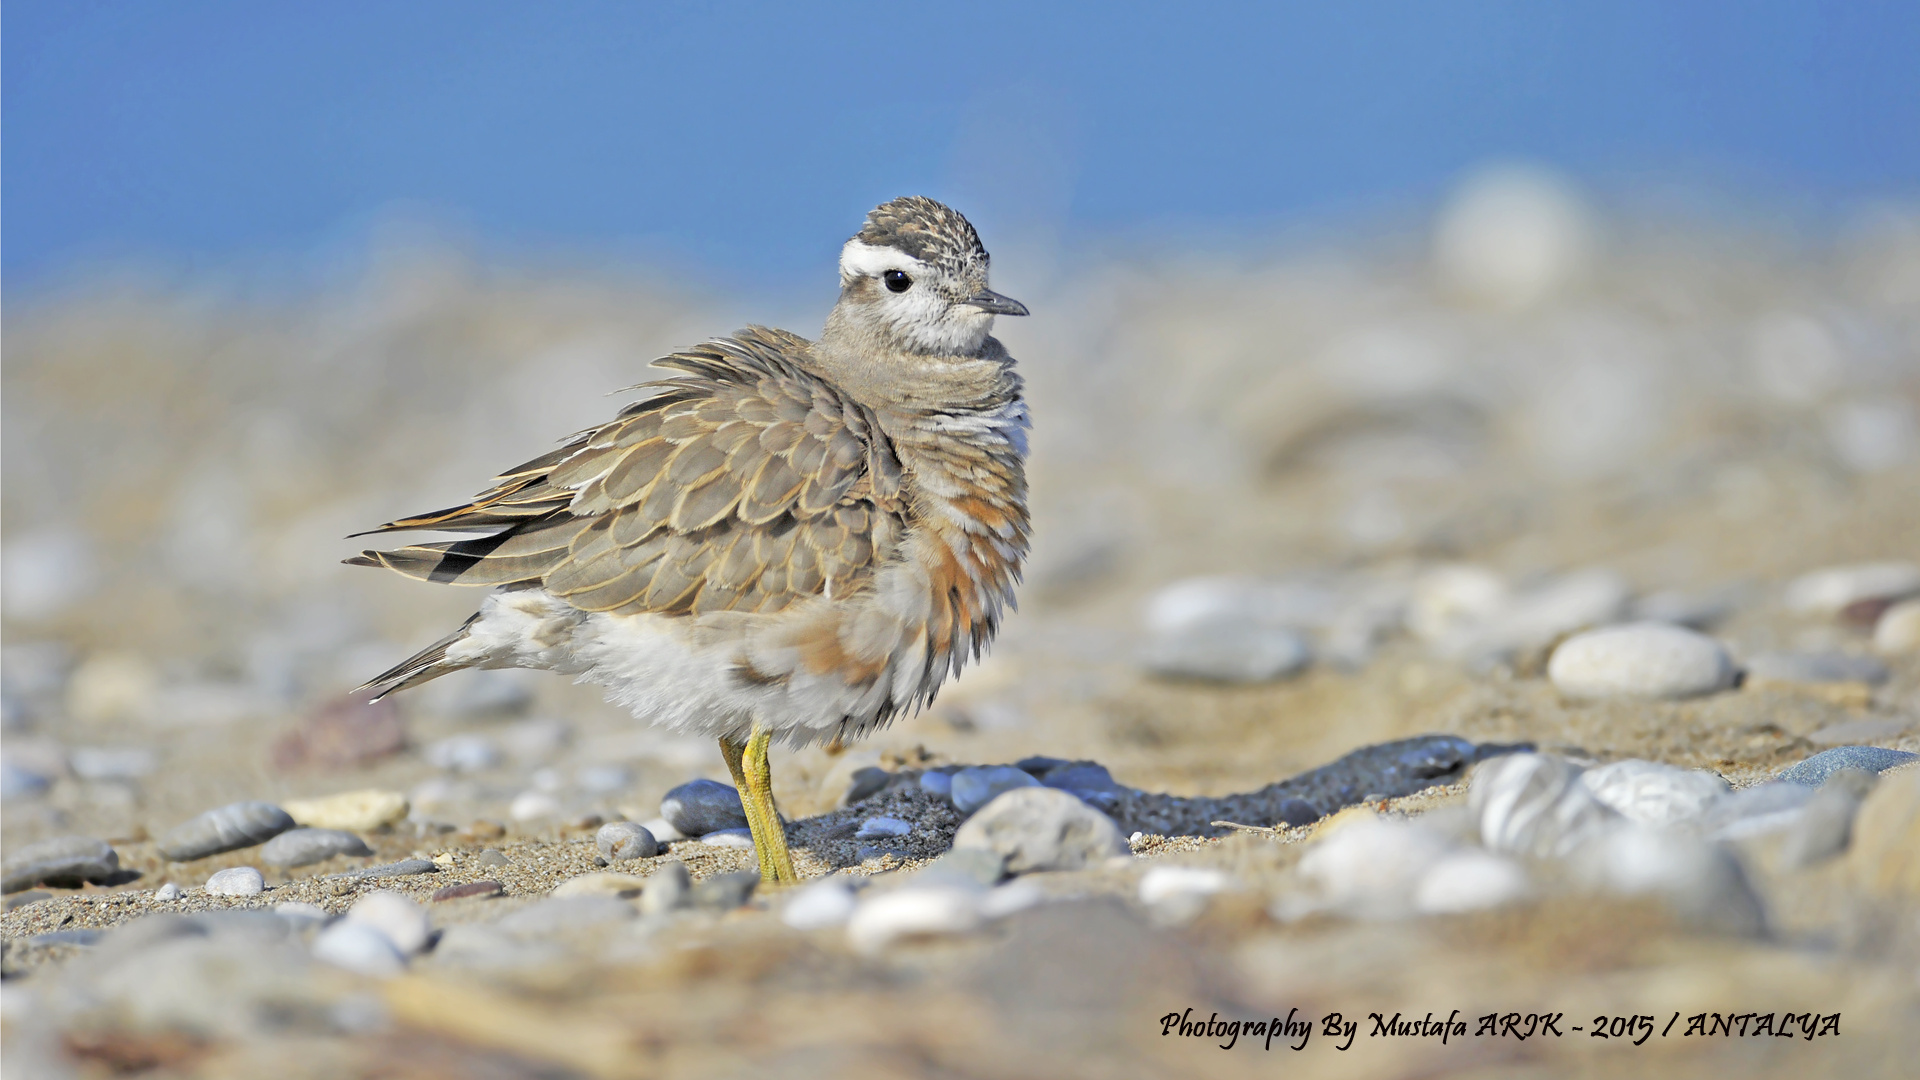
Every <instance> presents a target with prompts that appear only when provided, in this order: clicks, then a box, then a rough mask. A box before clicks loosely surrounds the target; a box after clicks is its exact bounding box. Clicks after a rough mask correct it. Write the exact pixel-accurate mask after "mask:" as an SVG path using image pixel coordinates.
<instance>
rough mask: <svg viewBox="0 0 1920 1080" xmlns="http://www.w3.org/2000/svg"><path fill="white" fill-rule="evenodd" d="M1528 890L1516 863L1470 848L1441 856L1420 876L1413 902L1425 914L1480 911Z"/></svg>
mask: <svg viewBox="0 0 1920 1080" xmlns="http://www.w3.org/2000/svg"><path fill="white" fill-rule="evenodd" d="M1530 891H1531V887H1530V885H1529V884H1528V881H1527V872H1526V870H1525V869H1523V868H1522V867H1521V866H1520V864H1519V863H1517V862H1514V861H1513V860H1512V859H1507V858H1502V857H1501V856H1499V855H1495V854H1493V853H1491V852H1486V851H1480V850H1477V849H1469V850H1465V851H1456V852H1454V853H1453V854H1451V855H1449V856H1447V857H1446V858H1444V859H1441V860H1440V861H1439V862H1437V863H1435V864H1434V865H1433V866H1432V868H1430V869H1429V870H1428V871H1427V872H1426V873H1425V874H1424V875H1422V876H1421V878H1420V884H1419V885H1418V886H1416V887H1415V889H1414V893H1413V906H1414V907H1415V908H1416V909H1417V910H1419V911H1420V912H1422V913H1424V914H1428V915H1446V914H1454V913H1458V912H1462V911H1479V910H1481V909H1483V908H1492V907H1500V906H1502V905H1504V904H1511V903H1513V902H1514V901H1516V900H1522V899H1525V898H1526V896H1527V894H1528V893H1529V892H1530Z"/></svg>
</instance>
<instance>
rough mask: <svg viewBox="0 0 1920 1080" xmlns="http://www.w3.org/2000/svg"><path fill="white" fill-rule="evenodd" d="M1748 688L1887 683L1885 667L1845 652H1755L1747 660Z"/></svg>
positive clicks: (1863, 657) (1864, 657)
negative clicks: (1775, 685)
mask: <svg viewBox="0 0 1920 1080" xmlns="http://www.w3.org/2000/svg"><path fill="white" fill-rule="evenodd" d="M1746 667H1747V685H1749V686H1765V685H1767V684H1770V683H1771V684H1783V685H1792V684H1795V683H1808V684H1816V685H1817V684H1820V683H1864V684H1866V685H1868V686H1879V685H1880V684H1881V683H1883V682H1886V681H1887V676H1888V671H1887V665H1885V664H1883V663H1881V662H1880V661H1878V660H1875V659H1874V658H1873V657H1871V656H1849V655H1847V654H1846V653H1794V652H1765V653H1758V654H1756V655H1754V656H1752V657H1750V658H1748V660H1747V664H1746Z"/></svg>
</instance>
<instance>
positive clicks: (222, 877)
mask: <svg viewBox="0 0 1920 1080" xmlns="http://www.w3.org/2000/svg"><path fill="white" fill-rule="evenodd" d="M266 891H267V879H266V878H263V877H261V876H260V871H258V870H255V869H254V868H253V867H251V866H234V867H229V868H227V869H225V870H222V871H220V872H219V873H217V874H215V875H213V876H212V877H210V878H208V879H207V892H208V894H210V895H212V896H259V895H260V894H261V893H263V892H266Z"/></svg>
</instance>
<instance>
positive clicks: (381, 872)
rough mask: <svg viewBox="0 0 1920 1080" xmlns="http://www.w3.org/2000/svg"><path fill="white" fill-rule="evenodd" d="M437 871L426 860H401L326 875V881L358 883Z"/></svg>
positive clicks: (436, 867)
mask: <svg viewBox="0 0 1920 1080" xmlns="http://www.w3.org/2000/svg"><path fill="white" fill-rule="evenodd" d="M439 869H440V868H439V867H438V866H435V865H434V864H433V863H432V862H431V861H429V860H427V859H402V860H400V861H399V862H390V863H381V864H380V865H379V866H363V867H361V868H360V869H358V870H349V871H347V872H346V873H344V874H328V875H327V880H328V881H340V880H353V881H358V880H361V879H364V878H388V877H406V876H408V875H410V874H431V873H434V872H435V871H437V870H439Z"/></svg>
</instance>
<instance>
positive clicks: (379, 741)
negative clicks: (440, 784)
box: [272, 695, 407, 828]
mask: <svg viewBox="0 0 1920 1080" xmlns="http://www.w3.org/2000/svg"><path fill="white" fill-rule="evenodd" d="M406 745H407V729H406V725H405V724H403V723H402V722H401V720H400V713H399V710H398V709H397V708H396V707H395V706H394V703H393V702H391V701H376V702H369V701H367V700H366V698H365V697H364V696H352V695H349V696H344V697H338V698H334V699H333V700H332V701H329V702H327V703H326V704H324V705H322V706H320V707H319V708H317V709H315V710H314V711H313V712H312V713H310V714H308V715H307V717H306V719H305V720H303V721H302V722H301V724H300V726H299V727H298V728H297V729H295V730H293V731H290V732H288V733H287V734H286V735H285V736H284V737H282V738H281V739H280V740H279V741H277V742H275V743H274V745H273V752H272V753H273V763H274V765H275V766H276V767H278V768H279V769H281V770H283V771H287V770H292V769H300V768H322V769H348V768H354V767H356V766H360V765H364V764H366V763H368V762H370V761H376V760H378V759H380V758H383V757H386V756H388V755H390V754H397V753H399V752H400V751H401V750H403V749H405V748H406ZM302 824H307V823H305V822H303V823H302ZM325 827H326V828H352V826H349V825H329V826H325Z"/></svg>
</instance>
